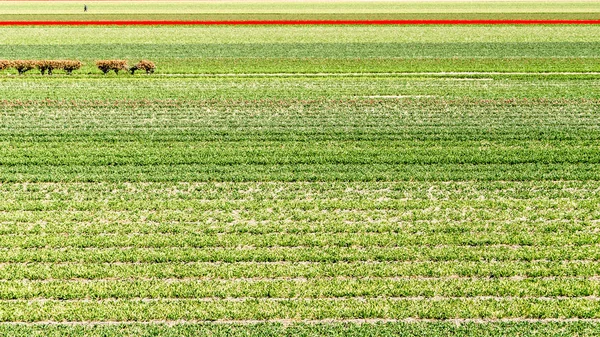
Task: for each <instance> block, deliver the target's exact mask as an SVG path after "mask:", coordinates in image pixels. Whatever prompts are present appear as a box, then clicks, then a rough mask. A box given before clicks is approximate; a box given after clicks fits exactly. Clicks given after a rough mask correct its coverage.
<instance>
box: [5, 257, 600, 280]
mask: <svg viewBox="0 0 600 337" xmlns="http://www.w3.org/2000/svg"><path fill="white" fill-rule="evenodd" d="M598 274H600V262H599V261H591V260H572V261H563V260H558V261H545V260H537V261H420V262H419V261H410V262H407V261H385V262H376V261H355V262H336V263H331V262H301V263H299V262H286V261H276V262H234V263H221V262H185V263H177V262H163V263H137V262H131V263H121V262H118V263H97V262H64V263H54V262H25V263H3V264H1V265H0V280H13V281H24V280H39V281H42V280H94V279H115V280H116V279H123V280H135V279H153V280H161V279H167V280H166V281H168V280H169V279H181V278H189V279H198V280H202V279H205V280H236V279H262V280H265V281H268V280H273V279H278V278H279V279H281V278H283V279H286V278H307V279H319V278H357V279H363V278H366V279H369V278H389V279H394V278H396V279H403V278H406V279H411V278H416V279H417V278H429V277H431V278H471V277H472V278H474V279H477V278H480V279H482V280H485V279H487V280H494V279H503V278H509V279H510V278H513V279H514V280H518V279H525V280H527V282H533V281H534V280H537V278H544V277H546V278H549V279H554V278H557V279H558V280H560V279H561V278H564V279H566V280H568V279H569V278H572V279H574V280H585V279H588V278H596V279H597V278H598ZM529 278H531V279H529Z"/></svg>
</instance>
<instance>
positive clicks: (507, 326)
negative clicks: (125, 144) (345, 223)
mask: <svg viewBox="0 0 600 337" xmlns="http://www.w3.org/2000/svg"><path fill="white" fill-rule="evenodd" d="M599 331H600V325H599V324H598V323H597V322H586V321H579V322H524V321H523V322H485V323H478V322H461V323H459V324H457V323H455V322H387V323H373V324H369V323H360V322H359V323H348V322H330V323H292V324H284V323H273V322H268V323H254V324H243V323H237V324H236V323H230V324H222V323H217V324H215V323H178V324H164V323H154V324H147V323H121V324H104V325H103V324H81V325H72V324H35V325H29V324H0V333H1V334H4V335H6V336H10V337H13V336H33V337H39V336H44V337H58V336H88V337H100V336H102V337H116V336H140V337H150V336H165V337H175V336H177V337H182V336H184V337H192V336H207V335H210V336H228V337H238V336H239V337H241V336H245V337H248V336H261V337H272V336H273V337H275V336H277V337H280V336H289V337H292V336H302V337H309V336H373V335H377V336H383V337H390V336H399V335H401V336H407V337H417V336H446V335H451V336H465V337H471V336H477V337H491V336H494V337H497V336H515V335H519V336H524V337H531V336H553V337H563V336H564V337H567V336H568V337H570V336H575V335H580V336H599V335H600V332H599Z"/></svg>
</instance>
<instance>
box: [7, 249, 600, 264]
mask: <svg viewBox="0 0 600 337" xmlns="http://www.w3.org/2000/svg"><path fill="white" fill-rule="evenodd" d="M0 253H1V255H0V262H1V263H25V262H57V263H59V262H88V263H103V262H106V263H115V262H144V263H148V262H152V263H154V262H175V263H176V262H252V261H253V262H279V261H287V262H357V261H407V262H408V261H534V260H548V261H568V260H589V261H597V260H598V259H600V246H598V245H584V246H573V245H558V246H544V247H537V246H515V245H488V246H470V245H461V246H453V245H440V246H408V247H373V246H370V247H261V248H256V247H247V246H242V247H236V248H192V247H163V248H135V247H118V248H32V249H23V248H13V249H1V250H0Z"/></svg>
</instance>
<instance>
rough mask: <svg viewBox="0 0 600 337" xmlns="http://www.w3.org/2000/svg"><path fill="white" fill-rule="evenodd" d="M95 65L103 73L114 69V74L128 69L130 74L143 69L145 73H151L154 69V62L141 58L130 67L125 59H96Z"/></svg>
mask: <svg viewBox="0 0 600 337" xmlns="http://www.w3.org/2000/svg"><path fill="white" fill-rule="evenodd" d="M96 66H97V67H98V69H100V71H102V72H103V73H104V74H105V75H106V74H108V73H109V72H110V71H111V70H112V71H114V72H115V74H118V73H119V71H120V70H123V71H129V73H131V75H133V74H135V72H136V71H137V70H143V71H145V72H146V74H153V73H154V70H156V66H155V65H154V62H152V61H148V60H141V61H140V62H138V63H136V64H134V65H133V66H131V67H130V66H129V64H128V63H127V60H101V61H96Z"/></svg>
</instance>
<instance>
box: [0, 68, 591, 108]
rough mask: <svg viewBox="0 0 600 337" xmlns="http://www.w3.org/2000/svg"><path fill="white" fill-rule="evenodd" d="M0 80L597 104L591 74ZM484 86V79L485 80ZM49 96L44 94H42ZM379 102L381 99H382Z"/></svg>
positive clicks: (185, 93) (11, 86)
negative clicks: (574, 101) (572, 101)
mask: <svg viewBox="0 0 600 337" xmlns="http://www.w3.org/2000/svg"><path fill="white" fill-rule="evenodd" d="M422 76H423V75H418V76H416V75H415V76H385V75H384V76H377V75H373V74H371V75H369V76H360V75H359V76H346V77H340V78H336V77H335V76H320V77H310V76H306V75H293V76H290V77H286V76H279V77H268V76H262V77H244V76H239V77H236V76H232V77H218V76H217V77H210V76H203V77H156V78H149V77H147V78H133V77H120V78H119V77H113V78H110V79H109V78H102V79H98V78H94V79H92V78H66V77H64V78H56V79H53V80H52V81H48V79H44V78H39V77H38V78H18V79H17V78H8V77H5V78H0V97H2V98H3V99H4V100H17V101H27V100H45V99H50V100H52V101H56V100H67V101H70V100H84V101H96V100H98V101H101V100H104V101H106V100H108V101H115V100H174V99H181V100H214V101H216V100H223V101H225V102H227V101H236V100H237V101H239V100H249V101H260V100H272V101H279V100H284V101H285V102H286V103H285V104H287V102H289V100H295V101H298V100H314V99H321V100H323V99H346V100H365V99H373V100H375V101H382V100H383V99H392V101H395V100H397V99H398V98H405V99H412V100H418V101H419V100H422V99H428V98H429V99H431V98H437V99H439V100H442V99H444V100H459V101H465V100H467V101H468V100H495V101H496V102H499V101H503V100H504V101H507V102H509V104H512V103H510V102H514V101H515V100H516V101H525V100H537V101H540V100H546V101H552V100H554V99H556V100H597V98H598V97H599V96H598V92H599V90H600V89H599V88H600V78H599V77H598V76H597V75H582V76H580V77H579V76H577V75H568V76H567V75H562V76H555V77H552V76H549V75H519V76H517V75H514V76H511V75H504V76H503V75H495V76H494V75H485V74H484V75H478V76H471V77H469V76H463V77H448V76H446V77H443V76H442V77H436V76H428V77H422ZM490 79H491V80H490ZM48 93H51V94H48ZM382 98H383V99H382Z"/></svg>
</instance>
